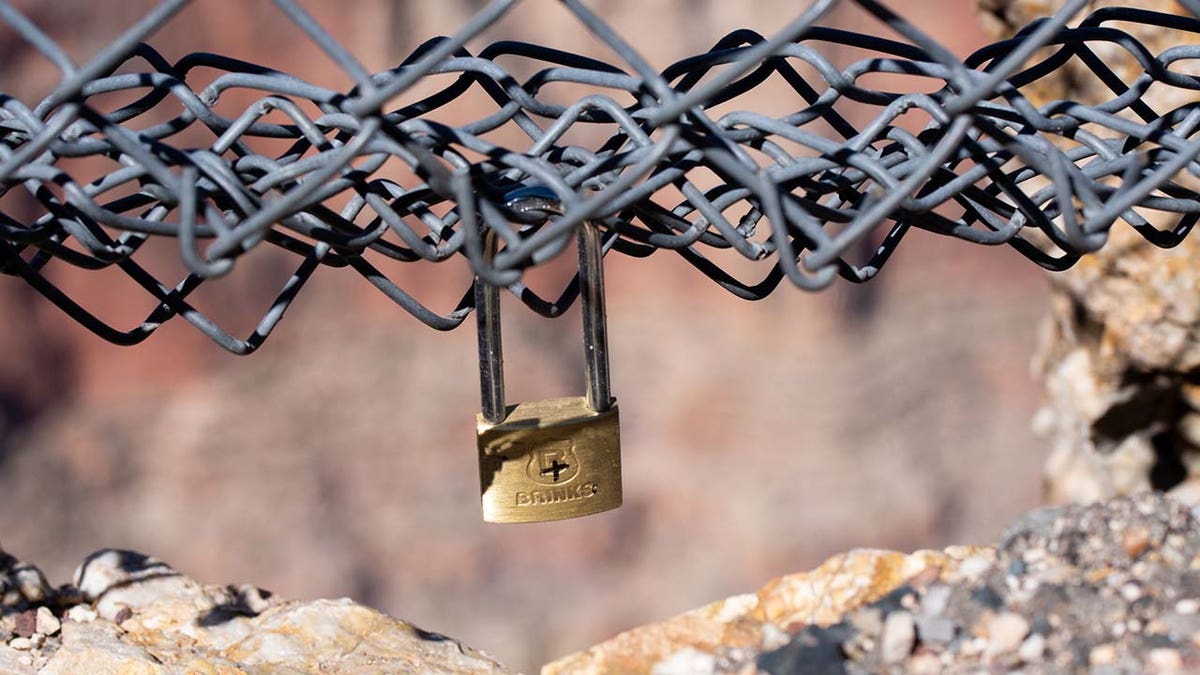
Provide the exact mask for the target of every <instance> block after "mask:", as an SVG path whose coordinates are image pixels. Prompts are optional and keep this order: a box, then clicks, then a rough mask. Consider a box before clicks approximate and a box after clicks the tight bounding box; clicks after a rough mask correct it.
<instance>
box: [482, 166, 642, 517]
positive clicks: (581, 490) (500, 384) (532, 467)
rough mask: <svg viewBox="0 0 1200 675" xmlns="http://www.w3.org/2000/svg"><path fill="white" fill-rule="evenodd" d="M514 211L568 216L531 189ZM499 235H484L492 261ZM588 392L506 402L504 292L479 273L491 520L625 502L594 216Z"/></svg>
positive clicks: (587, 239)
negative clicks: (502, 333) (502, 332)
mask: <svg viewBox="0 0 1200 675" xmlns="http://www.w3.org/2000/svg"><path fill="white" fill-rule="evenodd" d="M520 192H522V193H524V196H521V195H518V196H517V197H516V198H513V199H510V200H509V202H508V205H509V208H510V211H515V212H522V210H524V209H529V208H536V209H537V210H540V211H544V212H546V213H545V215H549V214H550V213H556V214H560V215H561V207H560V206H559V202H558V201H557V200H556V199H554V198H553V197H554V196H553V193H550V192H549V191H547V190H544V189H542V188H534V189H531V190H522V191H520ZM494 237H495V235H494V234H493V233H492V232H491V231H490V230H488V231H487V233H486V234H485V237H484V251H485V255H486V256H487V257H489V258H490V257H491V256H494V255H495V252H496V241H495V238H494ZM579 298H580V303H581V304H582V309H583V335H584V339H583V343H584V355H585V359H584V362H585V367H584V371H585V376H586V380H587V394H586V396H577V397H569V398H556V399H549V400H544V401H534V402H531V403H521V404H518V405H514V406H506V405H505V400H504V370H503V365H504V364H503V355H502V350H501V339H500V289H499V288H497V287H495V286H493V285H491V284H488V283H486V282H484V281H483V280H482V279H479V278H478V277H476V279H475V311H476V326H477V328H478V331H479V362H480V384H481V389H482V395H483V396H482V398H483V411H482V412H481V413H480V414H479V416H478V421H477V422H478V423H477V427H476V433H477V441H478V446H479V482H480V492H481V495H482V497H481V499H482V502H483V519H484V520H485V521H487V522H489V523H531V522H542V521H548V520H562V519H564V518H575V517H578V516H587V515H591V514H594V513H600V512H601V511H607V510H609V509H615V508H617V507H618V506H620V505H621V431H620V417H619V415H618V411H617V402H616V399H614V398H613V397H612V394H611V392H610V389H609V381H608V337H607V328H606V326H605V315H604V271H603V249H602V246H601V242H600V231H599V230H598V229H597V227H596V225H595V224H593V223H592V222H590V221H588V222H586V223H585V224H584V225H583V226H582V227H581V228H580V230H579Z"/></svg>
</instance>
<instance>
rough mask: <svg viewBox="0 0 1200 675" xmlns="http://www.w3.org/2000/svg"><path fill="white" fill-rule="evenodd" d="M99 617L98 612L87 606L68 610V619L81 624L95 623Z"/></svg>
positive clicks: (78, 606)
mask: <svg viewBox="0 0 1200 675" xmlns="http://www.w3.org/2000/svg"><path fill="white" fill-rule="evenodd" d="M97 616H99V614H96V610H94V609H92V608H91V607H88V606H87V605H75V606H74V607H72V608H70V609H68V610H67V619H68V620H70V621H78V622H79V623H87V622H89V621H95V620H96V617H97Z"/></svg>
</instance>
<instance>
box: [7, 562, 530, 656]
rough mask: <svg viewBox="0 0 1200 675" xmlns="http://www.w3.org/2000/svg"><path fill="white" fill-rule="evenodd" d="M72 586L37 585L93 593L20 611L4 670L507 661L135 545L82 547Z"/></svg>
mask: <svg viewBox="0 0 1200 675" xmlns="http://www.w3.org/2000/svg"><path fill="white" fill-rule="evenodd" d="M39 574H40V573H39ZM75 585H76V588H73V589H72V588H66V589H63V591H62V592H61V593H59V594H51V593H48V592H46V593H43V594H42V596H41V598H42V600H44V601H46V602H47V603H53V602H54V601H55V600H57V599H59V598H61V599H63V600H67V601H73V600H75V599H78V598H83V599H85V600H86V601H87V602H89V603H91V604H90V606H89V605H83V604H77V605H74V606H71V607H70V608H69V609H67V610H66V611H65V612H64V614H63V616H64V618H65V621H63V620H60V619H59V618H58V617H57V616H55V614H54V612H53V611H52V610H51V608H50V606H49V605H47V604H42V605H41V606H38V607H36V608H33V607H30V608H29V609H26V610H24V611H22V612H20V613H18V614H17V615H16V617H17V618H16V619H15V626H16V627H17V628H18V629H20V632H22V633H28V635H19V636H18V637H15V638H13V639H12V640H10V641H9V642H8V644H7V645H4V646H0V672H4V673H9V672H14V673H33V672H36V673H42V674H51V675H57V674H62V675H68V674H75V673H131V674H134V675H140V674H145V675H151V674H154V675H157V674H159V673H161V674H163V675H166V674H167V673H183V672H187V673H193V672H195V673H222V674H224V673H228V674H230V675H232V674H234V673H245V672H281V673H282V672H317V671H336V672H348V673H368V672H372V673H373V672H454V673H506V672H508V671H507V670H505V669H504V667H503V666H501V665H500V664H498V663H497V662H495V661H494V660H493V659H491V658H490V657H488V656H487V655H485V654H482V653H480V652H477V651H475V650H473V649H471V648H469V647H467V646H465V645H463V644H461V643H460V642H458V641H456V640H453V639H451V638H448V637H446V636H443V635H438V634H436V633H431V632H428V631H424V630H421V629H420V628H417V627H416V626H413V625H411V624H409V623H406V622H404V621H400V620H398V619H394V618H392V617H389V616H387V615H385V614H383V613H381V612H379V611H377V610H374V609H371V608H368V607H364V606H362V605H359V604H356V603H354V602H353V601H351V600H348V599H342V600H317V601H313V602H295V601H290V602H284V601H281V600H278V599H276V598H273V597H272V596H271V594H270V593H267V592H266V591H262V590H260V589H257V588H254V587H252V586H245V585H243V586H211V585H205V584H201V583H200V582H198V581H196V580H194V579H191V578H189V577H187V576H184V575H183V574H180V573H179V572H178V571H176V570H175V569H173V568H172V567H171V566H169V565H167V564H166V563H164V562H163V561H161V560H157V559H155V558H152V557H150V556H146V555H143V554H140V553H136V552H132V551H119V550H113V549H105V550H101V551H97V552H96V553H94V554H92V555H90V556H88V558H87V559H86V560H85V562H84V563H83V564H82V565H80V567H79V569H78V570H76V574H75ZM39 588H40V585H39ZM46 588H48V587H46ZM29 597H33V596H32V595H31V594H23V595H22V597H21V602H22V603H25V602H27V598H29ZM59 606H61V605H59ZM23 659H24V660H23ZM10 665H11V666H12V667H11V668H9V667H8V666H10Z"/></svg>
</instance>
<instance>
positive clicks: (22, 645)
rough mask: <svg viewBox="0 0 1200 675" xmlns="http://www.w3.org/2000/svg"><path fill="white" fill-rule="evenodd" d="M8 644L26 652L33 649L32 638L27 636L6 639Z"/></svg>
mask: <svg viewBox="0 0 1200 675" xmlns="http://www.w3.org/2000/svg"><path fill="white" fill-rule="evenodd" d="M8 646H9V647H12V648H13V649H15V650H17V651H21V652H27V651H29V650H30V649H33V640H31V639H29V638H27V637H15V638H13V639H11V640H9V641H8Z"/></svg>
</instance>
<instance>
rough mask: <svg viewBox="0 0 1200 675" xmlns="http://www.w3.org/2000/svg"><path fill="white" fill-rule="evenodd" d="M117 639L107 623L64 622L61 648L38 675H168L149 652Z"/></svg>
mask: <svg viewBox="0 0 1200 675" xmlns="http://www.w3.org/2000/svg"><path fill="white" fill-rule="evenodd" d="M121 635H122V632H121V629H119V628H118V627H116V626H115V625H113V624H111V623H109V622H107V621H93V622H91V623H76V622H73V621H70V622H67V623H65V624H63V627H62V645H61V646H59V648H58V650H57V651H55V652H54V655H53V656H51V657H50V660H49V662H47V664H46V666H45V667H44V668H42V670H41V672H40V674H39V675H75V674H76V673H97V674H99V673H122V674H125V673H128V674H129V675H166V673H168V672H169V671H168V670H167V668H166V667H165V666H164V665H163V664H161V663H159V662H158V661H157V660H156V659H155V658H154V657H153V656H151V655H150V653H149V652H147V651H146V650H145V649H142V648H141V647H138V646H136V645H133V644H129V643H128V642H126V641H124V640H122V639H121Z"/></svg>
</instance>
